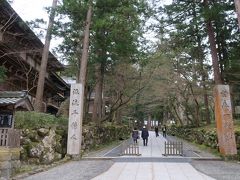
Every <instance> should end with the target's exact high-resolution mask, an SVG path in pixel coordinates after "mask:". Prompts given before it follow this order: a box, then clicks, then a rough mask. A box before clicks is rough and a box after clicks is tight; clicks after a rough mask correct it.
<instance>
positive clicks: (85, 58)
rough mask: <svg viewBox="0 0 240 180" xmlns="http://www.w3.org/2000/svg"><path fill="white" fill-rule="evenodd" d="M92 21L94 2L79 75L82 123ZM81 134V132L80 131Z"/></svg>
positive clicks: (90, 2) (89, 16) (84, 40)
mask: <svg viewBox="0 0 240 180" xmlns="http://www.w3.org/2000/svg"><path fill="white" fill-rule="evenodd" d="M91 19H92V1H89V7H88V12H87V18H86V25H85V31H84V39H83V50H82V57H81V66H80V73H79V78H78V79H79V83H81V84H82V94H81V95H82V97H81V101H80V103H81V105H80V107H81V108H82V109H81V111H80V112H81V114H80V119H81V120H80V122H82V121H83V114H84V100H85V99H84V97H85V86H86V76H87V63H88V56H89V53H88V49H89V36H90V25H91ZM80 128H82V124H80ZM80 132H81V130H80Z"/></svg>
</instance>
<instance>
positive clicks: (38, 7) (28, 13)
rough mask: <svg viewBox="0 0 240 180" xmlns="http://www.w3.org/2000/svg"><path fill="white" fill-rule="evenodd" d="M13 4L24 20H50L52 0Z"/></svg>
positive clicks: (23, 0)
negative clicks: (48, 9)
mask: <svg viewBox="0 0 240 180" xmlns="http://www.w3.org/2000/svg"><path fill="white" fill-rule="evenodd" d="M150 2H152V3H155V0H150ZM171 2H172V0H162V3H163V4H170V3H171ZM11 5H12V7H13V8H14V10H15V11H16V12H17V13H18V14H19V16H20V17H21V18H22V19H23V20H24V21H31V20H34V19H37V18H40V19H44V20H45V21H48V14H47V12H46V10H45V7H50V6H51V5H52V0H13V3H12V4H11ZM46 26H47V25H46ZM46 28H47V27H46ZM145 36H146V37H147V38H148V39H149V40H152V41H156V38H155V35H154V34H151V33H147V34H146V35H145ZM42 41H43V39H42ZM59 42H60V41H58V40H56V39H52V41H51V47H55V46H57V44H59Z"/></svg>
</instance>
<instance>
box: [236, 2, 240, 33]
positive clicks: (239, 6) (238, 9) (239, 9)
mask: <svg viewBox="0 0 240 180" xmlns="http://www.w3.org/2000/svg"><path fill="white" fill-rule="evenodd" d="M235 7H236V12H237V17H238V27H239V30H240V0H235Z"/></svg>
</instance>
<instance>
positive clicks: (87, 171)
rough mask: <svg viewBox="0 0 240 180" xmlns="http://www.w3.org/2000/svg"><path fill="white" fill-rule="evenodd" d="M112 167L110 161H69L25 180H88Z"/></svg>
mask: <svg viewBox="0 0 240 180" xmlns="http://www.w3.org/2000/svg"><path fill="white" fill-rule="evenodd" d="M112 165H113V161H111V160H96V161H85V160H81V161H71V162H68V163H66V164H62V165H60V166H58V167H55V168H52V169H50V170H48V171H45V172H41V173H38V174H35V175H32V176H29V177H27V178H24V179H26V180H88V179H92V178H94V177H95V176H97V175H98V174H100V173H102V172H104V171H106V170H108V169H109V168H110V167H111V166H112Z"/></svg>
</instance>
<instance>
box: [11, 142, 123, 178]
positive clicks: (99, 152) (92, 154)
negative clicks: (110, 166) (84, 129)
mask: <svg viewBox="0 0 240 180" xmlns="http://www.w3.org/2000/svg"><path fill="white" fill-rule="evenodd" d="M121 144H122V142H121V141H119V142H118V143H117V146H120V145H121ZM115 146H116V144H112V145H109V146H107V147H105V148H102V149H99V150H96V151H92V152H89V153H86V154H85V155H84V156H83V157H82V158H73V159H71V158H70V157H69V156H66V158H64V159H62V160H60V161H56V162H54V163H52V164H50V165H45V166H44V167H39V168H36V169H34V170H32V171H29V172H24V173H21V174H17V175H15V176H13V177H12V179H13V180H15V179H23V178H26V177H28V176H31V175H34V174H37V173H40V172H44V171H47V170H49V169H52V168H54V167H57V166H59V165H63V164H65V163H68V162H71V161H78V160H88V159H89V160H97V159H98V160H101V158H97V157H98V156H99V155H104V154H106V153H107V152H109V151H111V150H112V149H114V148H115ZM94 157H95V159H92V158H94ZM102 160H111V158H108V159H107V158H104V159H102Z"/></svg>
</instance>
